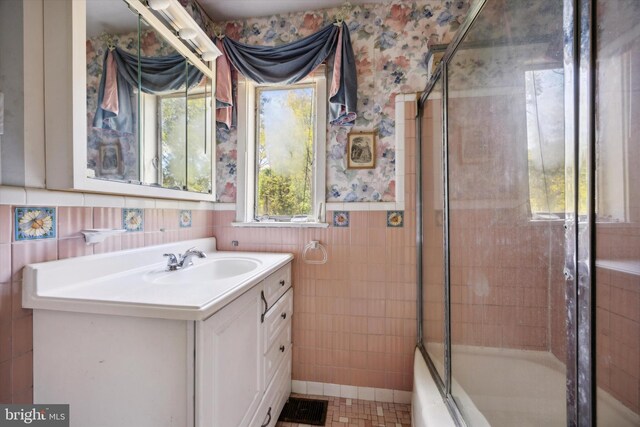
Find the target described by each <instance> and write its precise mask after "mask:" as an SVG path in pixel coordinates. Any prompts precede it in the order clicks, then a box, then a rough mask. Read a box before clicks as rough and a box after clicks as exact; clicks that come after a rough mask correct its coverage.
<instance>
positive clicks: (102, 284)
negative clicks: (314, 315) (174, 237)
mask: <svg viewBox="0 0 640 427" xmlns="http://www.w3.org/2000/svg"><path fill="white" fill-rule="evenodd" d="M194 246H195V247H197V248H198V249H200V250H202V251H204V252H205V253H206V254H207V258H204V259H200V258H194V259H193V265H192V266H189V267H187V268H184V269H182V270H177V271H167V270H166V268H167V267H166V259H164V258H163V256H162V255H163V254H165V253H175V254H178V253H184V252H185V251H186V250H187V249H188V248H190V247H194ZM292 258H293V256H292V255H291V254H276V253H257V252H219V251H217V250H216V239H215V238H213V237H211V238H206V239H197V240H192V241H188V242H178V243H171V244H167V245H160V246H151V247H145V248H139V249H132V250H127V251H118V252H111V253H106V254H99V255H89V256H86V257H78V258H69V259H64V260H58V261H50V262H45V263H40V264H31V265H28V266H27V267H26V268H25V270H24V282H23V295H22V302H23V306H24V307H26V308H35V309H48V310H62V311H79V312H84V313H100V314H117V315H125V316H138V317H159V318H165V319H184V320H202V319H206V318H207V317H208V316H210V315H211V314H213V313H215V312H216V311H217V310H219V309H220V308H222V307H223V306H224V305H225V304H228V303H229V302H230V301H232V300H233V299H234V298H237V297H238V296H240V295H242V293H244V292H245V291H246V290H247V289H249V288H250V287H251V286H253V285H255V284H257V283H258V282H259V281H261V280H263V279H264V278H266V277H267V276H268V275H269V274H271V273H273V272H274V271H276V270H277V269H278V268H280V267H282V266H283V265H285V264H287V263H288V262H290V261H291V259H292Z"/></svg>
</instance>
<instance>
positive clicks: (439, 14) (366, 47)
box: [183, 0, 470, 202]
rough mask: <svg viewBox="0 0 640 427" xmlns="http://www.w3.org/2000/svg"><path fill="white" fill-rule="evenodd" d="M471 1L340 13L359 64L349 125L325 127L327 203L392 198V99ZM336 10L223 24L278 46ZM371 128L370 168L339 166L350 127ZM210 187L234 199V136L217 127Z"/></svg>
mask: <svg viewBox="0 0 640 427" xmlns="http://www.w3.org/2000/svg"><path fill="white" fill-rule="evenodd" d="M469 4H470V0H458V1H450V0H413V1H406V0H405V1H399V0H394V1H390V2H388V3H384V4H365V5H360V6H356V7H354V8H353V9H352V10H351V16H350V17H349V18H348V19H347V22H348V24H349V29H350V31H351V40H352V43H353V48H354V52H355V55H356V61H357V70H358V119H357V121H356V124H355V126H354V127H353V128H352V129H349V128H344V127H337V126H336V127H330V128H329V131H328V133H327V144H326V146H327V201H329V202H379V201H384V202H387V201H395V160H396V158H395V98H394V94H397V93H409V92H418V91H421V90H423V89H424V87H425V85H426V83H427V76H428V70H427V63H426V60H427V52H428V47H429V46H430V45H431V44H434V43H438V44H439V43H447V42H449V41H450V40H451V39H452V38H453V36H454V34H455V32H456V30H457V29H458V27H459V26H460V24H461V23H462V21H463V20H464V17H465V16H466V13H467V11H468V10H469ZM183 5H184V6H185V7H186V9H187V10H188V11H189V12H190V13H191V14H192V16H194V18H195V19H196V21H198V22H199V23H200V25H202V26H203V28H205V30H207V31H209V34H212V32H211V30H212V28H213V25H212V24H211V23H210V22H209V20H208V18H207V16H206V14H205V13H204V12H203V11H202V8H201V7H200V6H198V5H197V3H195V0H183ZM337 11H338V9H336V8H334V9H324V10H316V11H307V12H300V13H291V14H281V15H273V16H269V17H263V18H252V19H248V20H242V21H232V22H226V23H222V25H223V26H224V27H225V29H226V35H227V37H232V38H233V39H235V40H239V41H241V42H243V43H249V44H260V45H268V46H273V45H278V44H283V43H287V42H291V41H293V40H296V39H299V38H302V37H304V36H307V35H309V34H311V33H313V32H315V31H317V30H318V29H320V28H322V27H323V26H325V25H327V24H328V23H329V22H331V21H332V20H333V17H334V16H335V15H336V13H337ZM327 123H328V120H327ZM350 130H351V131H355V132H361V131H371V130H375V131H377V134H378V138H377V153H376V155H377V159H376V168H375V169H372V170H364V171H363V170H359V171H358V170H350V169H347V168H346V143H347V134H348V132H349V131H350ZM217 144H218V145H217V193H218V198H219V200H220V201H221V202H235V200H236V164H237V134H236V131H235V130H234V129H232V130H231V131H227V130H221V129H219V130H218V132H217Z"/></svg>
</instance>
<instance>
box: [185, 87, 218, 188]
mask: <svg viewBox="0 0 640 427" xmlns="http://www.w3.org/2000/svg"><path fill="white" fill-rule="evenodd" d="M211 92H212V87H211V79H209V78H208V77H206V76H205V77H204V78H203V79H202V81H201V82H200V84H198V85H197V86H195V87H192V88H191V89H189V92H188V93H187V164H188V165H189V167H188V169H187V189H188V190H189V191H195V192H198V193H210V192H211V191H212V189H211V185H212V183H211V165H212V163H211V161H212V157H211V125H212V123H211V118H212V112H211V105H212V104H211V99H212V98H211Z"/></svg>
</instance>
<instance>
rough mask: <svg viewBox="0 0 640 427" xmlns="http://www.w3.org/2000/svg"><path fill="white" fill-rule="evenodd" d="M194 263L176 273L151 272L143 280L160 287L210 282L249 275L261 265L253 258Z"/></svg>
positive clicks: (197, 261)
mask: <svg viewBox="0 0 640 427" xmlns="http://www.w3.org/2000/svg"><path fill="white" fill-rule="evenodd" d="M195 263H197V264H195V265H192V266H190V267H186V268H184V269H182V270H178V271H167V270H166V269H162V270H155V271H151V272H149V273H147V274H145V275H144V276H143V279H144V280H146V281H148V282H151V283H158V284H162V285H169V284H180V283H201V282H210V281H212V280H220V279H228V278H231V277H235V276H240V275H242V274H246V273H250V272H252V271H253V270H255V269H256V268H258V266H259V265H261V264H262V262H261V261H260V260H258V259H255V258H224V259H212V260H200V259H198V260H195Z"/></svg>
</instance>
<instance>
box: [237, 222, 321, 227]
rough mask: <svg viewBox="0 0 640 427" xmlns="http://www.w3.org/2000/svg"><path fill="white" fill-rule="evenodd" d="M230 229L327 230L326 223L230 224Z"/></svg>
mask: <svg viewBox="0 0 640 427" xmlns="http://www.w3.org/2000/svg"><path fill="white" fill-rule="evenodd" d="M231 226H232V227H248V228H327V227H329V224H328V223H326V222H257V221H256V222H232V223H231Z"/></svg>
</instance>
